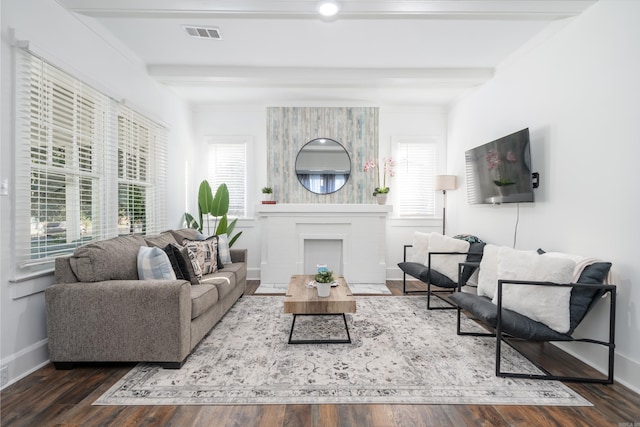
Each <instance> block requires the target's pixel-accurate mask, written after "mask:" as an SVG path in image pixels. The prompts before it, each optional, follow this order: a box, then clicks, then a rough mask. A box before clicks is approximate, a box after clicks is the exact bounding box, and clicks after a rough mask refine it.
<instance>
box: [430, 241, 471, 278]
mask: <svg viewBox="0 0 640 427" xmlns="http://www.w3.org/2000/svg"><path fill="white" fill-rule="evenodd" d="M468 251H469V242H467V241H464V240H458V239H454V238H453V237H449V236H444V235H442V234H438V233H432V234H431V237H430V238H429V252H465V253H466V252H468ZM466 259H467V256H466V255H431V266H430V267H431V269H432V270H436V271H437V272H439V273H441V274H443V275H445V276H447V277H448V278H449V279H451V280H452V281H454V282H456V283H457V282H458V264H460V263H461V262H465V261H466ZM426 262H428V259H427V260H426V261H425V263H426Z"/></svg>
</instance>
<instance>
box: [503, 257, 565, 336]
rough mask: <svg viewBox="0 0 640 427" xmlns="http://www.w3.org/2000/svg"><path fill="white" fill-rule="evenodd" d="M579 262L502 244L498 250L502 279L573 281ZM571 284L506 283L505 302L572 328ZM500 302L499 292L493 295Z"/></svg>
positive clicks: (536, 317) (560, 326)
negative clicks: (568, 285)
mask: <svg viewBox="0 0 640 427" xmlns="http://www.w3.org/2000/svg"><path fill="white" fill-rule="evenodd" d="M575 265H576V263H575V262H574V261H573V260H571V259H568V258H557V257H552V256H547V255H538V254H537V253H536V252H534V251H518V250H515V249H511V248H507V247H501V248H500V250H499V251H498V279H502V280H530V281H536V282H551V283H554V284H555V283H564V284H568V283H571V279H572V278H573V270H574V268H575ZM570 300H571V288H569V287H564V286H536V285H517V284H505V285H504V286H503V287H502V305H503V307H504V308H507V309H510V310H513V311H516V312H518V313H520V314H523V315H525V316H527V317H529V318H531V319H533V320H536V321H538V322H541V323H544V324H545V325H547V326H549V327H550V328H551V329H553V330H555V331H557V332H560V333H563V334H564V333H566V332H568V331H569V328H570V322H569V318H570V316H569V306H570ZM493 303H494V304H496V303H497V293H496V295H494V297H493Z"/></svg>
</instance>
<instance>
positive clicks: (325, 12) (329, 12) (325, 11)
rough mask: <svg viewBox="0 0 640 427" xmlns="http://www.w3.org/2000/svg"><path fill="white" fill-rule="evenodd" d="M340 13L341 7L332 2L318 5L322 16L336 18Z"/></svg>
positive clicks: (330, 0) (328, 0)
mask: <svg viewBox="0 0 640 427" xmlns="http://www.w3.org/2000/svg"><path fill="white" fill-rule="evenodd" d="M339 11H340V5H339V4H338V3H336V2H335V1H332V0H327V1H322V2H320V3H318V13H319V14H320V15H322V16H334V15H336V14H337V13H338V12H339Z"/></svg>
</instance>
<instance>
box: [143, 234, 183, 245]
mask: <svg viewBox="0 0 640 427" xmlns="http://www.w3.org/2000/svg"><path fill="white" fill-rule="evenodd" d="M144 241H145V242H147V246H155V247H158V248H165V247H166V246H167V245H169V244H173V245H177V244H178V241H177V240H176V239H175V238H174V237H173V234H171V233H170V232H169V231H165V232H164V233H161V234H158V235H155V236H144Z"/></svg>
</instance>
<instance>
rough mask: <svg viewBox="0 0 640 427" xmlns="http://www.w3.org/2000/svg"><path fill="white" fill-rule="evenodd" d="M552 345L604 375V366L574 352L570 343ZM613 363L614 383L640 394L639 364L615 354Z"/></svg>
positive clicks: (605, 370)
mask: <svg viewBox="0 0 640 427" xmlns="http://www.w3.org/2000/svg"><path fill="white" fill-rule="evenodd" d="M552 344H553V345H555V346H556V347H558V348H560V349H562V351H565V352H567V353H569V354H570V355H571V356H573V357H575V358H576V359H578V360H580V361H581V362H584V363H586V364H587V365H589V366H591V367H592V368H593V369H596V370H598V371H599V372H601V373H602V374H604V375H606V373H607V368H606V367H605V366H603V365H602V364H601V363H598V362H596V361H595V360H593V359H592V358H589V357H585V355H584V354H580V353H578V352H576V351H575V350H574V349H573V348H572V345H571V343H561V342H554V343H552ZM614 363H615V365H614V370H613V374H614V375H613V377H614V381H615V382H617V383H620V384H622V385H624V386H625V387H628V388H629V389H631V390H633V391H634V392H636V393H640V362H637V361H635V360H632V359H630V358H628V357H626V356H624V355H622V354H620V353H617V352H616V353H615V355H614Z"/></svg>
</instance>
